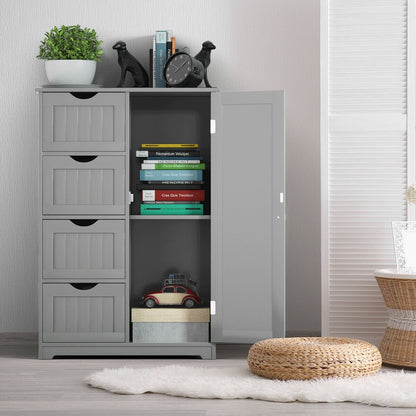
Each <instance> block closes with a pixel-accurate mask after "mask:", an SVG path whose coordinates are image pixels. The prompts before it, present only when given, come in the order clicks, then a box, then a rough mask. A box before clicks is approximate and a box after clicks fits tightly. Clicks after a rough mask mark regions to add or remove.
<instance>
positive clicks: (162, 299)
mask: <svg viewBox="0 0 416 416" xmlns="http://www.w3.org/2000/svg"><path fill="white" fill-rule="evenodd" d="M142 302H143V303H144V304H145V305H146V306H147V307H148V308H153V307H154V306H156V305H183V306H185V307H186V308H192V307H194V306H195V305H196V304H198V305H199V304H200V303H201V299H200V298H199V296H198V295H197V294H196V293H195V292H194V291H192V290H191V289H189V288H187V287H185V286H183V285H166V286H163V288H162V290H160V291H158V292H149V293H147V294H146V295H145V296H143V297H142Z"/></svg>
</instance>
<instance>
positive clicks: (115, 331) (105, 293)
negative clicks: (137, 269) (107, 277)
mask: <svg viewBox="0 0 416 416" xmlns="http://www.w3.org/2000/svg"><path fill="white" fill-rule="evenodd" d="M91 286H93V287H91ZM124 306H125V299H124V284H109V283H102V284H96V285H93V284H92V285H89V286H88V285H86V284H85V285H84V286H80V285H75V284H70V283H67V284H66V283H57V284H52V283H46V284H44V285H43V304H42V310H43V334H42V339H43V342H123V341H125V327H126V325H125V309H124Z"/></svg>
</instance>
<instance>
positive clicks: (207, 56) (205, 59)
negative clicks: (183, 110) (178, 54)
mask: <svg viewBox="0 0 416 416" xmlns="http://www.w3.org/2000/svg"><path fill="white" fill-rule="evenodd" d="M213 49H216V48H215V45H214V44H213V43H212V42H210V41H209V40H206V41H205V42H204V43H203V44H202V49H201V50H200V51H199V52H198V53H197V54H196V55H195V56H194V58H195V59H198V61H200V62H202V65H204V82H205V87H207V88H212V87H211V85H210V83H209V82H208V75H207V68H208V65H209V64H210V62H211V51H212V50H213Z"/></svg>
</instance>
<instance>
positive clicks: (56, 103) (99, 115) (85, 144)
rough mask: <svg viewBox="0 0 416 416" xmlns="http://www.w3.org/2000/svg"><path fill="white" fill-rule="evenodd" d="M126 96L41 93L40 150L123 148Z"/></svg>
mask: <svg viewBox="0 0 416 416" xmlns="http://www.w3.org/2000/svg"><path fill="white" fill-rule="evenodd" d="M125 100H126V98H125V94H123V93H110V94H109V93H98V94H95V95H94V94H93V96H92V97H90V94H88V93H86V94H83V93H80V94H78V96H77V97H75V96H74V95H72V94H71V93H69V92H63V93H45V94H43V97H42V149H43V151H66V152H70V151H101V152H103V151H123V150H124V149H125V122H126V117H125Z"/></svg>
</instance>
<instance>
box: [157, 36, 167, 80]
mask: <svg viewBox="0 0 416 416" xmlns="http://www.w3.org/2000/svg"><path fill="white" fill-rule="evenodd" d="M166 41H167V32H166V30H156V68H155V77H156V85H155V86H156V88H165V87H166V84H165V79H164V78H163V67H164V66H165V62H166Z"/></svg>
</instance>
